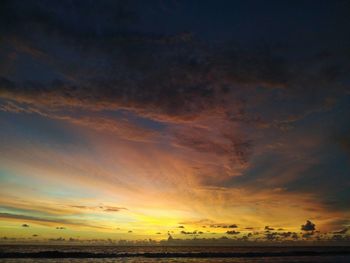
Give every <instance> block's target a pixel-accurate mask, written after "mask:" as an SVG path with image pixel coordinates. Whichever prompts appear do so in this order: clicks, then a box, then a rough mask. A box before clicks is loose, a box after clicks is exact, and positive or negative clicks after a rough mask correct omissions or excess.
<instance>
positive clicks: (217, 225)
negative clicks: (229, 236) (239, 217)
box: [210, 224, 238, 228]
mask: <svg viewBox="0 0 350 263" xmlns="http://www.w3.org/2000/svg"><path fill="white" fill-rule="evenodd" d="M210 227H211V228H237V227H238V226H237V225H236V224H231V225H227V224H212V225H210Z"/></svg>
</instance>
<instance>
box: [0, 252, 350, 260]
mask: <svg viewBox="0 0 350 263" xmlns="http://www.w3.org/2000/svg"><path fill="white" fill-rule="evenodd" d="M336 255H350V250H340V251H289V252H232V253H230V252H224V253H223V252H198V253H197V252H196V253H188V252H185V253H180V252H176V253H173V252H169V253H149V252H147V253H89V252H62V251H40V252H26V253H23V252H8V253H6V252H5V253H3V252H0V258H126V257H144V258H257V257H296V256H300V257H301V256H336Z"/></svg>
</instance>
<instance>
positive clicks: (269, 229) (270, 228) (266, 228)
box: [264, 226, 275, 231]
mask: <svg viewBox="0 0 350 263" xmlns="http://www.w3.org/2000/svg"><path fill="white" fill-rule="evenodd" d="M264 229H265V230H266V231H273V230H275V229H274V228H273V227H269V226H265V228H264Z"/></svg>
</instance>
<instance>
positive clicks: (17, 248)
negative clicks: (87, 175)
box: [0, 245, 350, 263]
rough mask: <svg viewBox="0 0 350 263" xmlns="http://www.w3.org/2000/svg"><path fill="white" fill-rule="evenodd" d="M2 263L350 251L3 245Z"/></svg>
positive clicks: (301, 257)
mask: <svg viewBox="0 0 350 263" xmlns="http://www.w3.org/2000/svg"><path fill="white" fill-rule="evenodd" d="M0 262H8V263H17V262H23V263H32V262H48V263H54V262H59V263H68V262H71V263H82V262H84V263H85V262H97V263H110V262H125V263H134V262H141V263H153V262H218V263H226V262H237V263H238V262H239V263H241V262H242V263H243V262H244V263H260V262H298V263H299V262H320V263H326V262H340V263H343V262H344V263H345V262H350V247H310V246H309V247H181V246H176V247H175V246H174V247H166V246H129V247H127V246H81V245H77V246H60V245H3V246H1V247H0Z"/></svg>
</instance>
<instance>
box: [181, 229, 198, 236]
mask: <svg viewBox="0 0 350 263" xmlns="http://www.w3.org/2000/svg"><path fill="white" fill-rule="evenodd" d="M180 233H181V234H183V235H201V234H203V232H202V231H197V230H195V231H192V232H191V231H184V230H182V231H181V232H180Z"/></svg>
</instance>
